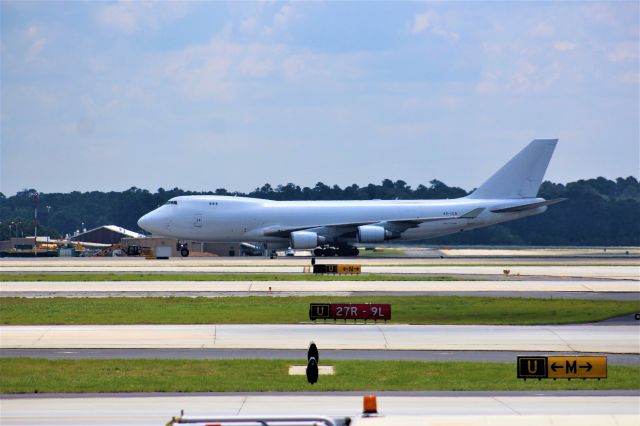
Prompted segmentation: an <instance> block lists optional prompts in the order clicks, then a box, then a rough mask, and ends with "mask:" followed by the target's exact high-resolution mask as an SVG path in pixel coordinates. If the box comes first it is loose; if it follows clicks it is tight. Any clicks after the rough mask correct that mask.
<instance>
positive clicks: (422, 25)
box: [410, 11, 459, 40]
mask: <svg viewBox="0 0 640 426" xmlns="http://www.w3.org/2000/svg"><path fill="white" fill-rule="evenodd" d="M441 21H442V19H441V18H440V16H439V15H438V14H437V13H435V12H433V11H427V12H424V13H418V14H416V15H415V16H414V17H413V22H412V23H411V24H410V31H411V33H413V34H421V33H424V32H425V31H427V30H428V31H429V32H430V33H431V34H433V35H437V36H439V37H444V38H451V39H454V40H457V39H458V38H459V35H458V33H456V32H453V31H449V30H447V29H445V27H444V26H443V25H442V23H441Z"/></svg>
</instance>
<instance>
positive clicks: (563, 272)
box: [2, 264, 640, 281]
mask: <svg viewBox="0 0 640 426" xmlns="http://www.w3.org/2000/svg"><path fill="white" fill-rule="evenodd" d="M505 268H506V269H508V270H509V271H510V275H513V276H541V277H572V278H584V279H592V278H605V279H619V280H636V281H637V280H640V266H636V265H629V266H555V265H554V266H551V265H548V266H509V267H506V266H412V265H407V266H404V265H403V266H398V265H394V266H368V265H363V266H362V272H363V273H365V274H423V275H424V274H428V275H438V276H442V275H449V276H456V275H464V276H473V275H480V276H504V270H505ZM2 271H3V272H22V273H34V272H39V273H46V272H67V273H69V272H84V273H106V272H112V273H115V272H129V273H134V272H140V273H151V272H154V273H174V272H182V273H245V274H257V273H261V274H301V273H303V272H305V266H160V265H153V266H151V265H144V264H139V265H135V266H127V265H112V264H108V265H107V264H105V265H103V266H85V265H83V266H81V267H80V266H57V265H56V266H49V265H47V266H32V265H24V266H6V265H5V264H3V265H2Z"/></svg>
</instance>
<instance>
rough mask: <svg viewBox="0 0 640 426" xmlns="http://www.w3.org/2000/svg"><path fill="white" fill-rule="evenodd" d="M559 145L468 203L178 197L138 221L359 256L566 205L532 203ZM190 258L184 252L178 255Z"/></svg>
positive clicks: (540, 143)
mask: <svg viewBox="0 0 640 426" xmlns="http://www.w3.org/2000/svg"><path fill="white" fill-rule="evenodd" d="M557 143H558V140H557V139H536V140H534V141H533V142H531V143H530V144H529V145H527V146H526V147H525V148H524V149H523V150H522V151H520V152H519V153H518V154H517V155H516V156H515V157H513V158H512V159H511V161H509V162H508V163H507V164H505V165H504V166H503V167H502V168H501V169H500V170H498V171H497V172H496V173H495V174H494V175H493V176H491V177H490V178H489V180H487V181H486V182H485V183H483V184H482V185H481V186H480V187H479V188H478V189H476V190H475V191H474V192H473V193H471V194H470V195H467V196H466V197H462V198H457V199H450V200H369V201H271V200H263V199H256V198H245V197H230V196H218V195H191V196H181V197H175V198H172V199H170V200H169V201H167V203H166V204H165V205H163V206H160V207H158V208H157V209H155V210H153V211H152V212H150V213H148V214H146V215H144V216H142V217H141V218H140V220H139V221H138V225H139V226H140V227H141V228H142V229H144V230H146V231H148V232H151V233H152V234H154V235H161V236H165V237H173V238H177V239H178V240H182V241H184V240H190V241H203V242H236V243H237V242H254V243H259V244H262V245H263V246H264V247H265V248H267V247H268V248H269V249H275V248H284V247H287V246H290V247H291V248H293V249H307V250H308V249H311V250H314V254H315V255H316V256H334V255H336V254H337V255H339V256H357V255H358V249H357V248H356V247H355V246H354V244H356V243H359V244H365V245H366V244H376V243H382V242H384V241H388V240H422V239H427V238H433V237H439V236H441V235H447V234H453V233H455V232H461V231H465V230H469V229H475V228H481V227H483V226H489V225H493V224H496V223H500V222H506V221H509V220H514V219H520V218H523V217H527V216H533V215H536V214H540V213H543V212H544V211H545V210H546V209H547V206H549V205H551V204H555V203H557V202H560V201H563V199H555V200H545V199H544V198H536V195H537V193H538V189H539V188H540V184H541V182H542V178H543V176H544V174H545V171H546V169H547V166H548V164H549V161H550V160H551V155H552V154H553V151H554V149H555V147H556V144H557ZM182 255H183V256H188V255H189V251H188V249H187V248H184V249H183V250H182Z"/></svg>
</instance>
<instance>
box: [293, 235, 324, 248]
mask: <svg viewBox="0 0 640 426" xmlns="http://www.w3.org/2000/svg"><path fill="white" fill-rule="evenodd" d="M325 241H326V239H325V238H324V237H323V236H322V235H318V234H316V233H315V232H310V231H296V232H292V233H291V238H290V242H291V248H293V249H296V250H300V249H302V250H304V249H314V248H316V247H318V246H319V245H322V244H324V243H325Z"/></svg>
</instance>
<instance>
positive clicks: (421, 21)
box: [411, 12, 434, 34]
mask: <svg viewBox="0 0 640 426" xmlns="http://www.w3.org/2000/svg"><path fill="white" fill-rule="evenodd" d="M433 15H434V14H433V12H425V13H419V14H417V15H416V16H414V17H413V25H412V27H411V32H412V33H414V34H420V33H421V32H423V31H424V30H426V29H427V28H429V25H430V21H431V20H432V19H433Z"/></svg>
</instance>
